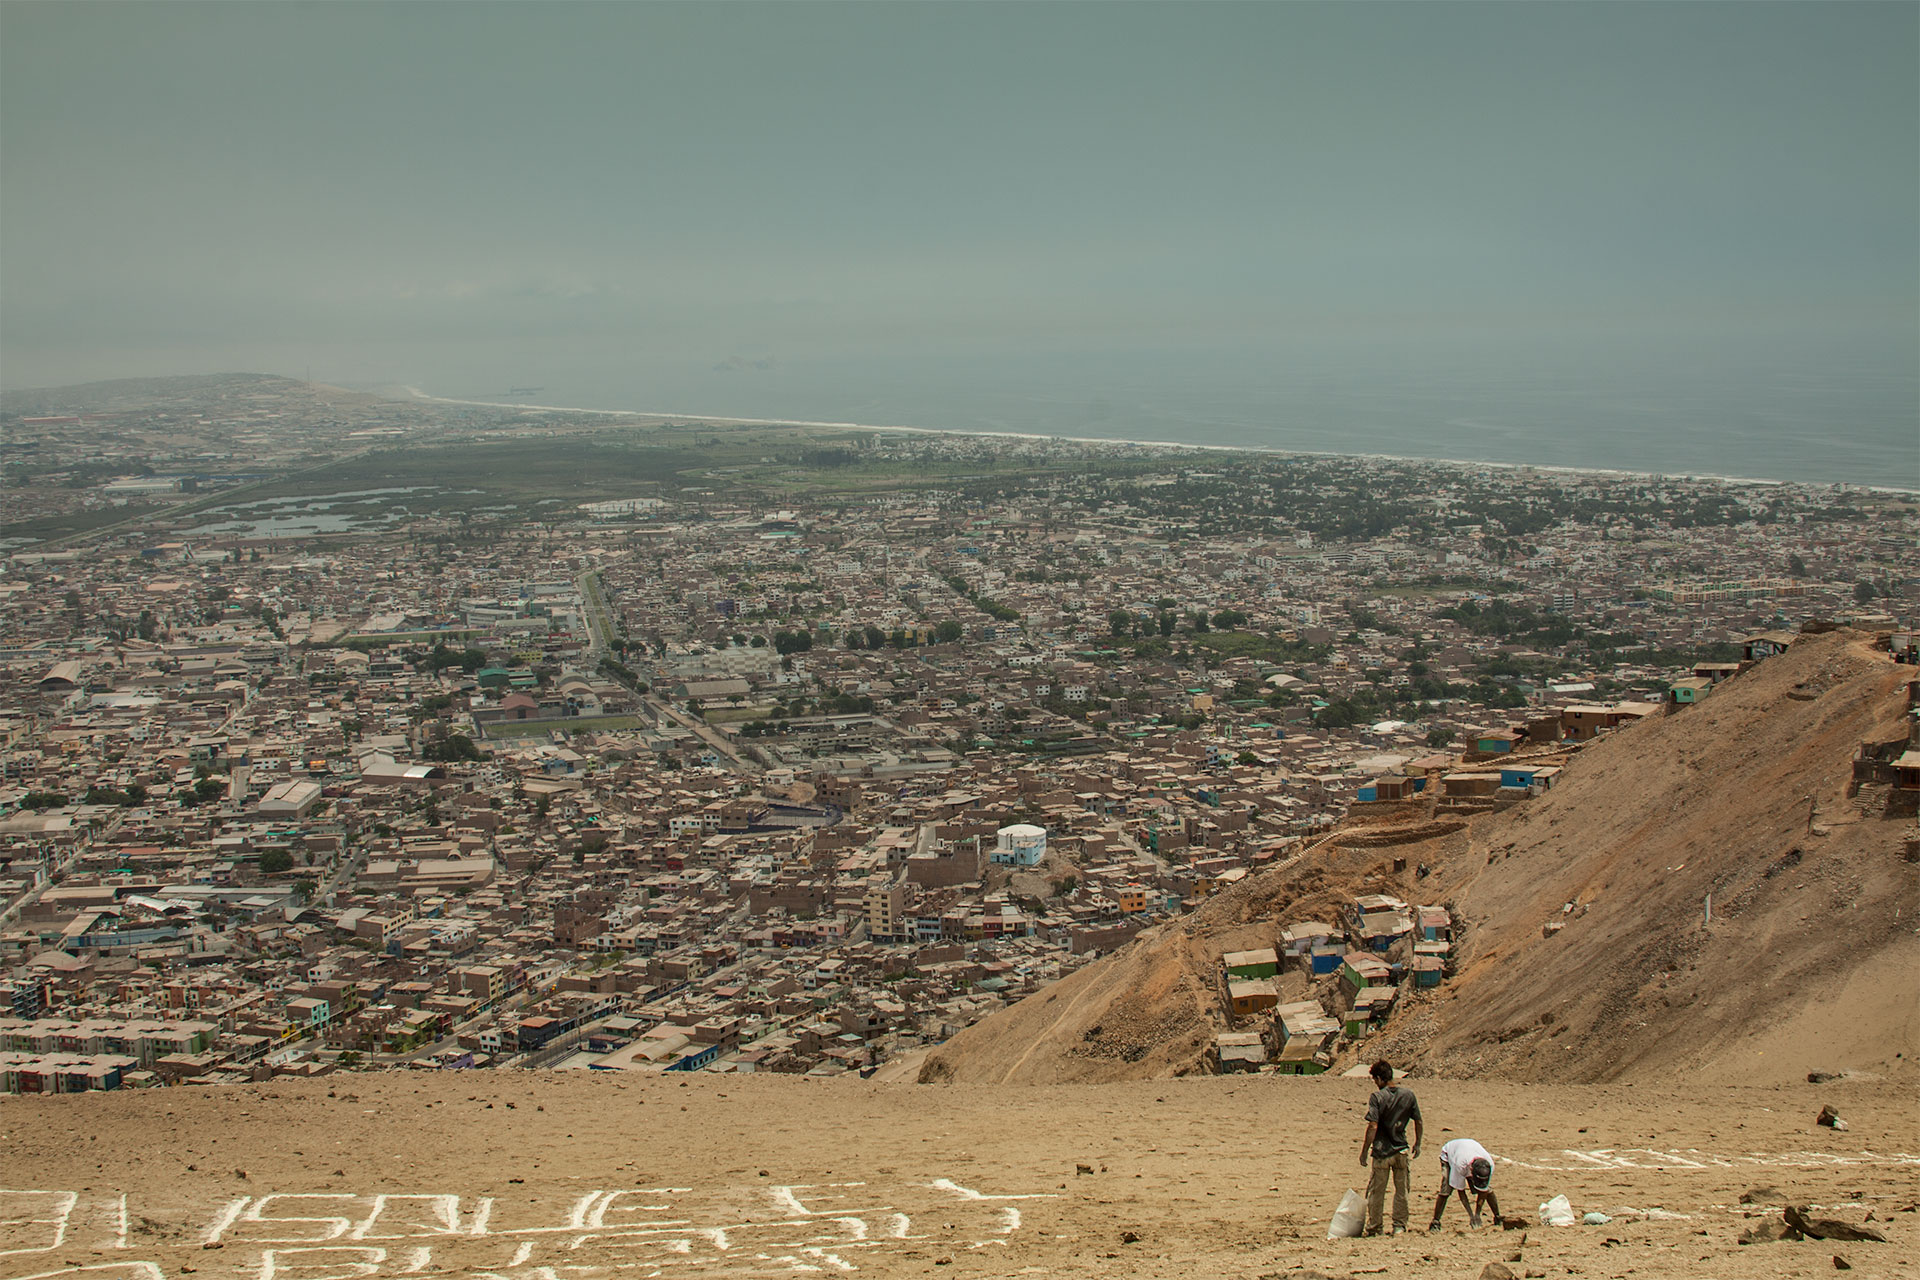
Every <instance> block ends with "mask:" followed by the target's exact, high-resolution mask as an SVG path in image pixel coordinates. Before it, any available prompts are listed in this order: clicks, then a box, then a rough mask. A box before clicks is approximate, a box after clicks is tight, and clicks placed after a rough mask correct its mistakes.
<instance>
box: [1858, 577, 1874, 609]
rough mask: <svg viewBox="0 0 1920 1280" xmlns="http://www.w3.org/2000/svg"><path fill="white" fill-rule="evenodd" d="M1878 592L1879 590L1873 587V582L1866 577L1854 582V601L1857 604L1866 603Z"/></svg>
mask: <svg viewBox="0 0 1920 1280" xmlns="http://www.w3.org/2000/svg"><path fill="white" fill-rule="evenodd" d="M1878 594H1879V592H1877V591H1875V590H1874V589H1873V584H1872V583H1871V582H1868V581H1867V580H1866V579H1865V578H1862V579H1861V580H1860V581H1858V582H1856V583H1854V584H1853V602H1854V603H1855V604H1866V603H1867V602H1868V601H1870V600H1872V599H1873V598H1874V596H1876V595H1878Z"/></svg>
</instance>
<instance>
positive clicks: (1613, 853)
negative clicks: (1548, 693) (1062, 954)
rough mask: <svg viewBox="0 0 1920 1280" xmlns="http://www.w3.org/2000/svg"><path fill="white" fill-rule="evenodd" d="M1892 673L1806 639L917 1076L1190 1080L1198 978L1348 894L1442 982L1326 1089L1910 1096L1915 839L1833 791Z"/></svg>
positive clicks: (1216, 1019)
mask: <svg viewBox="0 0 1920 1280" xmlns="http://www.w3.org/2000/svg"><path fill="white" fill-rule="evenodd" d="M1914 675H1915V672H1914V669H1913V668H1911V667H1905V666H1901V665H1898V664H1896V663H1894V662H1893V661H1892V660H1891V658H1890V656H1889V655H1888V654H1887V653H1886V652H1885V651H1884V650H1878V649H1876V648H1874V645H1873V639H1872V637H1870V636H1867V635H1864V634H1862V633H1857V632H1851V631H1834V632H1831V633H1826V634H1818V635H1806V636H1803V637H1802V638H1801V639H1800V640H1799V641H1798V642H1797V643H1796V644H1795V645H1794V646H1793V647H1792V648H1791V649H1789V650H1788V651H1787V652H1786V653H1785V654H1782V655H1779V656H1777V657H1774V658H1771V659H1768V660H1767V661H1765V662H1762V663H1759V664H1757V665H1756V666H1754V667H1753V668H1751V669H1750V670H1748V671H1746V672H1745V673H1743V674H1742V675H1740V676H1739V677H1737V678H1735V679H1734V680H1732V681H1730V682H1728V683H1727V684H1725V685H1724V686H1723V687H1721V688H1720V689H1718V690H1716V691H1715V692H1714V694H1713V696H1712V697H1710V698H1708V699H1706V700H1705V701H1704V702H1702V703H1701V704H1699V705H1697V706H1694V707H1691V708H1687V709H1684V710H1681V711H1679V712H1677V713H1674V714H1670V715H1662V716H1656V717H1652V718H1649V719H1648V720H1646V721H1643V722H1642V723H1640V724H1637V725H1632V726H1627V727H1623V728H1621V729H1618V730H1615V731H1614V732H1612V733H1610V734H1608V735H1605V736H1603V737H1602V738H1600V739H1598V740H1596V741H1594V742H1592V743H1589V744H1587V745H1586V746H1585V747H1584V748H1582V749H1581V750H1579V751H1578V752H1576V753H1574V755H1573V756H1572V758H1571V760H1570V761H1569V764H1568V767H1567V768H1566V769H1565V770H1564V771H1563V773H1562V774H1561V776H1560V778H1559V780H1558V783H1557V785H1555V786H1554V787H1553V789H1552V790H1550V791H1548V792H1547V793H1546V794H1544V795H1540V796H1537V797H1535V798H1533V799H1530V800H1527V801H1525V802H1522V803H1521V804H1518V805H1516V806H1514V807H1512V808H1509V809H1505V810H1502V811H1499V812H1494V813H1487V814H1481V815H1474V816H1471V817H1469V818H1466V819H1464V820H1462V819H1459V818H1454V817H1451V816H1450V815H1447V814H1445V813H1442V814H1439V815H1437V816H1435V817H1427V816H1424V815H1421V814H1419V813H1418V812H1414V813H1406V812H1404V811H1401V812H1398V813H1396V812H1393V811H1390V810H1389V811H1387V812H1385V813H1384V814H1381V813H1375V814H1366V813H1362V814H1360V815H1357V816H1355V817H1354V818H1351V819H1350V820H1349V821H1348V822H1347V823H1345V824H1343V825H1342V826H1341V827H1340V828H1338V829H1336V831H1335V832H1333V833H1332V835H1331V836H1329V837H1328V838H1327V839H1325V840H1323V841H1322V842H1321V843H1319V844H1318V845H1316V846H1314V847H1312V848H1311V849H1310V850H1309V851H1307V852H1306V853H1304V854H1302V855H1300V856H1297V857H1295V858H1294V859H1292V860H1290V861H1289V862H1288V863H1287V864H1284V865H1282V866H1280V867H1276V868H1274V869H1272V870H1270V871H1267V872H1264V873H1262V874H1260V875H1258V876H1254V877H1250V878H1249V879H1248V880H1247V881H1244V882H1242V883H1241V884H1240V885H1238V886H1235V887H1234V888H1233V889H1231V890H1229V891H1228V892H1225V893H1222V894H1220V895H1218V896H1217V897H1215V898H1212V899H1210V900H1208V901H1207V902H1205V903H1203V904H1202V905H1201V906H1200V907H1199V908H1197V909H1196V910H1195V911H1194V912H1192V913H1191V914H1189V915H1187V916H1184V917H1182V918H1181V919H1179V920H1176V921H1172V922H1169V923H1167V924H1164V925H1161V926H1158V927H1157V928H1155V929H1152V930H1148V931H1146V932H1145V933H1143V934H1141V935H1140V937H1138V938H1137V939H1135V940H1134V941H1133V942H1132V943H1130V944H1129V945H1128V946H1127V947H1125V948H1123V949H1122V950H1121V951H1119V952H1117V953H1116V954H1115V955H1113V956H1110V957H1106V958H1103V959H1102V960H1100V961H1097V962H1095V963H1094V964H1092V965H1089V966H1087V967H1086V968H1085V969H1082V970H1081V971H1080V972H1078V973H1075V974H1074V975H1072V976H1071V977H1069V978H1066V979H1064V980H1063V981H1061V982H1060V983H1057V984H1055V985H1054V986H1052V987H1049V988H1047V989H1046V990H1043V991H1040V992H1037V993H1035V994H1034V995H1032V996H1029V997H1028V998H1027V999H1026V1000H1023V1001H1022V1002H1020V1003H1019V1004H1017V1005H1015V1006H1013V1007H1012V1008H1009V1009H1007V1010H1004V1011H1002V1012H1000V1013H998V1014H995V1015H994V1016H992V1017H990V1018H988V1019H985V1020H983V1021H982V1022H980V1023H978V1024H976V1025H974V1026H973V1027H970V1028H967V1029H966V1030H965V1031H963V1032H961V1033H960V1034H959V1035H957V1036H955V1037H954V1038H953V1039H952V1040H950V1041H949V1042H948V1043H947V1044H946V1045H944V1046H942V1047H941V1048H940V1049H939V1050H938V1051H937V1052H935V1053H934V1054H932V1055H931V1056H930V1057H929V1059H928V1061H927V1063H926V1064H925V1066H924V1067H923V1069H922V1072H921V1079H922V1081H924V1082H933V1081H963V1082H964V1081H981V1082H994V1083H1002V1084H1014V1083H1026V1084H1040V1083H1056V1082H1068V1081H1097V1080H1119V1079H1137V1078H1152V1077H1157V1076H1175V1075H1184V1074H1194V1073H1199V1072H1203V1071H1206V1070H1209V1069H1210V1068H1209V1067H1208V1066H1207V1061H1206V1060H1207V1052H1208V1048H1209V1046H1210V1045H1211V1043H1212V1040H1213V1036H1214V1035H1215V1034H1217V1033H1218V1032H1220V1031H1224V1030H1227V1029H1229V1028H1230V1027H1233V1026H1234V1023H1233V1020H1232V1019H1231V1017H1230V1016H1229V1014H1228V1011H1227V1009H1226V1007H1225V1001H1224V998H1223V996H1222V994H1221V990H1220V984H1219V982H1218V981H1217V974H1218V963H1219V958H1220V956H1221V955H1223V954H1225V953H1226V952H1229V951H1235V950H1244V949H1253V948H1261V947H1271V946H1274V945H1275V944H1276V941H1277V938H1278V933H1279V930H1280V929H1281V928H1282V927H1283V926H1284V925H1286V924H1287V923H1289V922H1292V921H1296V920H1307V919H1318V920H1330V919H1334V918H1336V917H1337V916H1338V915H1341V914H1344V909H1345V908H1346V906H1347V904H1348V902H1349V900H1350V899H1351V898H1352V897H1353V896H1354V895H1356V894H1360V893H1389V894H1395V895H1397V896H1399V897H1401V898H1403V899H1405V900H1406V901H1408V902H1421V903H1438V904H1443V905H1446V906H1447V907H1449V908H1450V909H1451V910H1452V911H1453V913H1454V915H1455V920H1456V938H1457V942H1456V954H1455V957H1454V964H1455V973H1454V974H1453V976H1452V978H1451V979H1450V980H1449V981H1448V982H1446V983H1445V984H1444V985H1443V986H1441V987H1440V988H1438V989H1436V990H1433V991H1420V992H1414V991H1412V990H1403V992H1402V994H1401V998H1400V1000H1399V1002H1398V1005H1397V1008H1396V1012H1395V1013H1394V1014H1393V1016H1392V1017H1391V1019H1390V1020H1389V1021H1388V1022H1387V1024H1386V1026H1385V1027H1384V1028H1383V1029H1382V1030H1380V1031H1378V1032H1376V1033H1375V1034H1373V1035H1371V1036H1369V1037H1366V1038H1364V1039H1363V1040H1362V1041H1360V1042H1359V1043H1352V1044H1348V1045H1347V1046H1346V1047H1345V1049H1344V1050H1343V1054H1342V1056H1341V1057H1340V1058H1339V1060H1338V1061H1337V1062H1336V1064H1335V1065H1336V1068H1337V1067H1339V1066H1344V1065H1346V1064H1347V1063H1350V1062H1352V1061H1355V1060H1357V1059H1359V1058H1360V1057H1362V1056H1373V1055H1377V1054H1381V1053H1385V1054H1387V1055H1388V1056H1391V1057H1393V1058H1394V1059H1395V1060H1396V1061H1401V1062H1405V1063H1408V1064H1409V1065H1412V1066H1414V1067H1416V1068H1417V1069H1419V1070H1421V1071H1423V1072H1428V1073H1436V1074H1444V1075H1449V1076H1457V1077H1466V1078H1472V1077H1495V1078H1508V1079H1516V1080H1569V1081H1606V1080H1614V1079H1620V1078H1623V1077H1629V1076H1636V1077H1637V1076H1640V1075H1643V1074H1646V1073H1649V1072H1651V1073H1660V1074H1674V1073H1680V1072H1685V1071H1692V1070H1698V1069H1704V1068H1715V1069H1719V1070H1723V1071H1726V1072H1732V1073H1735V1074H1737V1076H1738V1078H1741V1079H1743V1080H1749V1081H1752V1082H1755V1083H1775V1082H1780V1081H1784V1080H1787V1079H1791V1078H1794V1077H1795V1076H1796V1075H1803V1074H1804V1073H1805V1072H1806V1071H1808V1070H1813V1069H1819V1070H1854V1071H1860V1072H1872V1073H1880V1074H1894V1075H1900V1076H1903V1077H1904V1076H1907V1075H1914V1074H1916V1072H1915V1064H1914V1059H1915V1057H1916V1055H1917V1054H1920V992H1916V991H1915V990H1914V988H1913V986H1912V984H1910V983H1909V984H1901V983H1899V982H1897V981H1889V980H1888V979H1890V978H1891V977H1892V976H1893V975H1895V974H1898V973H1902V972H1905V973H1911V972H1914V971H1915V970H1916V968H1920V935H1916V932H1915V926H1916V925H1920V885H1916V884H1915V877H1914V876H1913V875H1912V867H1911V864H1908V863H1906V862H1905V861H1904V850H1905V837H1906V836H1907V834H1908V833H1909V832H1910V831H1911V830H1912V827H1913V824H1912V820H1911V819H1910V818H1907V817H1901V816H1889V814H1888V812H1887V799H1888V796H1887V792H1886V789H1885V787H1884V785H1879V786H1875V785H1869V786H1867V787H1866V788H1865V789H1863V790H1856V788H1855V786H1854V783H1853V760H1854V758H1855V756H1856V755H1857V753H1858V751H1859V748H1860V746H1861V744H1862V743H1863V742H1884V741H1887V740H1889V739H1893V738H1899V737H1901V736H1903V735H1904V734H1905V732H1906V716H1907V711H1908V706H1907V692H1906V690H1907V685H1908V682H1909V681H1910V680H1911V679H1913V678H1914ZM1383 808H1384V807H1383ZM1383 824H1384V825H1383ZM1349 841H1350V843H1349ZM1396 867H1398V869H1396ZM1422 869H1428V870H1430V871H1431V875H1430V877H1428V878H1426V879H1420V878H1419V876H1420V872H1421V870H1422ZM1709 895H1711V897H1712V903H1713V915H1712V918H1711V920H1709V919H1708V915H1707V900H1708V896H1709ZM1281 983H1282V995H1281V999H1282V1001H1283V1002H1285V1001H1288V1000H1293V999H1301V998H1310V993H1312V992H1314V991H1315V985H1314V983H1313V982H1311V981H1310V980H1309V979H1308V978H1307V977H1306V976H1305V975H1301V974H1297V973H1295V974H1287V975H1284V976H1283V977H1282V979H1281ZM1318 990H1319V991H1321V992H1323V993H1324V992H1326V991H1327V990H1328V986H1327V984H1326V982H1325V980H1322V981H1321V985H1320V987H1319V988H1318ZM1247 1025H1252V1024H1247Z"/></svg>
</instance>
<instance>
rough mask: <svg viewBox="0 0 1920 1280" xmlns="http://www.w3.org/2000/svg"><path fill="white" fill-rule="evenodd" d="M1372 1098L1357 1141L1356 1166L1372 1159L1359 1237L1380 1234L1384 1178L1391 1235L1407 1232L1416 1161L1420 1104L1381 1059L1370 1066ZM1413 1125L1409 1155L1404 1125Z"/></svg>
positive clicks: (1418, 1144) (1383, 1206)
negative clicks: (1364, 1218)
mask: <svg viewBox="0 0 1920 1280" xmlns="http://www.w3.org/2000/svg"><path fill="white" fill-rule="evenodd" d="M1368 1074H1369V1075H1371V1076H1372V1077H1373V1082H1374V1084H1376V1085H1378V1086H1379V1088H1377V1089H1376V1090H1374V1094H1373V1097H1372V1098H1371V1099H1370V1100H1369V1101H1368V1102H1367V1132H1366V1136H1365V1137H1363V1138H1361V1139H1360V1164H1361V1167H1363V1168H1364V1167H1365V1166H1366V1163H1367V1157H1368V1155H1369V1154H1371V1155H1372V1157H1373V1173H1372V1175H1371V1176H1369V1177H1368V1179H1367V1228H1366V1231H1365V1232H1363V1233H1362V1234H1365V1235H1370V1236H1377V1235H1379V1234H1380V1230H1381V1226H1382V1223H1381V1217H1382V1216H1383V1215H1382V1210H1383V1209H1384V1208H1385V1206H1386V1199H1387V1175H1388V1174H1392V1175H1393V1231H1394V1234H1395V1235H1398V1234H1400V1233H1401V1232H1402V1231H1405V1230H1406V1229H1407V1215H1408V1212H1409V1210H1408V1208H1407V1184H1408V1183H1409V1182H1410V1181H1411V1179H1412V1176H1413V1161H1415V1160H1418V1159H1419V1158H1420V1138H1421V1136H1422V1134H1423V1132H1424V1130H1423V1128H1422V1126H1421V1122H1420V1101H1419V1099H1417V1098H1415V1097H1414V1096H1413V1093H1412V1091H1411V1090H1408V1089H1402V1088H1400V1087H1399V1086H1397V1085H1395V1084H1394V1083H1393V1067H1392V1066H1391V1065H1390V1064H1389V1063H1388V1062H1387V1060H1386V1059H1385V1058H1382V1059H1381V1060H1380V1061H1378V1062H1376V1063H1374V1064H1373V1069H1372V1070H1371V1071H1370V1072H1369V1073H1368ZM1409 1120H1411V1121H1413V1151H1412V1153H1411V1155H1409V1153H1408V1151H1407V1121H1409Z"/></svg>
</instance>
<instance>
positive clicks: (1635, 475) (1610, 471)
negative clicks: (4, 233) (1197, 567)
mask: <svg viewBox="0 0 1920 1280" xmlns="http://www.w3.org/2000/svg"><path fill="white" fill-rule="evenodd" d="M400 389H401V390H403V391H405V392H406V393H407V394H408V395H410V396H412V397H413V398H414V399H416V400H422V401H425V402H427V403H430V404H457V405H468V406H472V407H474V408H480V409H520V410H524V411H527V412H532V413H585V414H593V415H594V416H596V417H603V418H661V419H678V420H680V421H681V422H683V423H688V424H698V423H703V422H710V423H714V424H716V425H722V426H736V427H822V428H826V429H829V430H836V431H888V432H904V433H906V434H910V435H925V436H961V437H966V438H971V439H986V440H1028V441H1052V442H1056V443H1059V444H1101V445H1115V446H1122V447H1126V448H1137V449H1172V450H1176V451H1180V452H1202V453H1254V454H1261V455H1266V456H1274V457H1282V458H1351V459H1355V460H1357V461H1361V462H1411V463H1417V464H1420V465H1422V466H1440V467H1468V468H1471V467H1489V468H1493V469H1495V470H1500V471H1538V472H1543V473H1547V474H1552V475H1563V476H1604V477H1606V478H1608V479H1611V480H1672V481H1682V480H1699V481H1706V482H1707V483H1710V484H1728V485H1757V486H1762V487H1766V488H1783V489H1858V490H1860V491H1861V492H1863V493H1891V494H1909V493H1914V492H1916V491H1920V486H1911V487H1903V486H1900V485H1887V484H1878V485H1873V484H1858V483H1855V482H1853V481H1850V480H1772V479H1766V478H1763V477H1760V476H1722V475H1709V474H1707V473H1705V472H1700V471H1637V470H1634V469H1632V468H1628V467H1580V466H1572V465H1569V464H1567V463H1558V462H1553V463H1549V462H1496V461H1492V460H1490V459H1485V458H1436V457H1430V456H1427V455H1423V454H1411V453H1336V452H1333V451H1331V450H1327V449H1283V448H1280V447H1279V446H1277V445H1259V444H1195V443H1192V442H1189V441H1182V440H1132V439H1128V438H1126V437H1124V436H1119V437H1116V436H1065V435H1050V434H1048V433H1046V432H1041V431H995V430H992V429H990V428H984V427H910V426H907V425H905V424H903V423H894V424H883V423H875V422H819V421H813V420H810V419H806V418H733V417H727V416H725V415H723V414H716V413H663V412H660V411H658V410H654V409H582V408H578V407H576V406H570V405H559V404H516V403H514V402H511V401H503V400H459V399H455V398H453V397H451V396H430V395H428V394H427V393H426V392H424V391H422V390H420V388H418V387H415V386H411V385H408V384H402V385H401V388H400Z"/></svg>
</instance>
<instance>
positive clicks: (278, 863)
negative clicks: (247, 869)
mask: <svg viewBox="0 0 1920 1280" xmlns="http://www.w3.org/2000/svg"><path fill="white" fill-rule="evenodd" d="M292 869H293V855H292V854H290V853H288V852H287V851H286V850H285V849H264V850H262V851H261V853H260V870H262V871H263V872H265V873H266V874H268V875H270V876H277V875H279V874H280V873H281V872H282V871H290V870H292Z"/></svg>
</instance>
